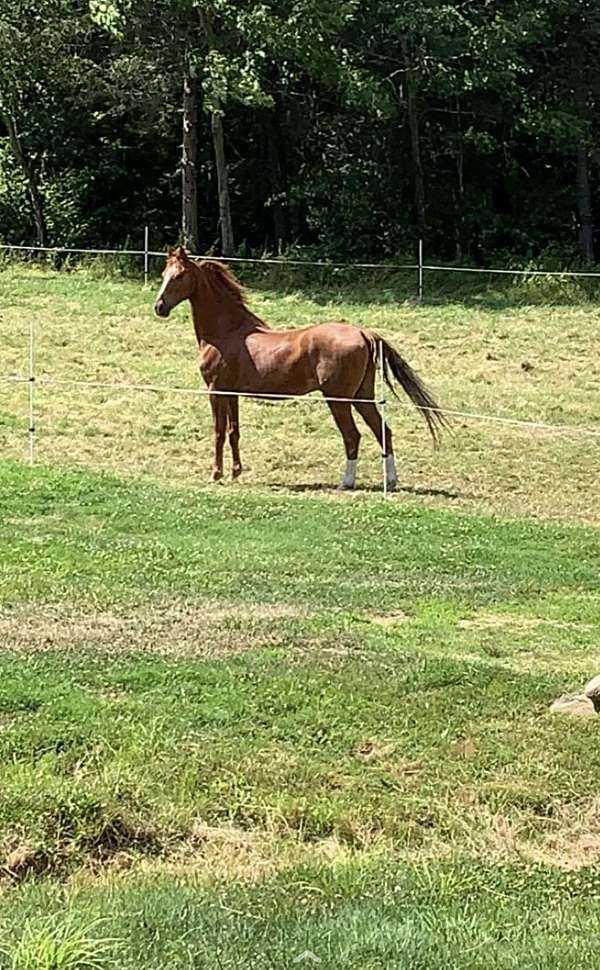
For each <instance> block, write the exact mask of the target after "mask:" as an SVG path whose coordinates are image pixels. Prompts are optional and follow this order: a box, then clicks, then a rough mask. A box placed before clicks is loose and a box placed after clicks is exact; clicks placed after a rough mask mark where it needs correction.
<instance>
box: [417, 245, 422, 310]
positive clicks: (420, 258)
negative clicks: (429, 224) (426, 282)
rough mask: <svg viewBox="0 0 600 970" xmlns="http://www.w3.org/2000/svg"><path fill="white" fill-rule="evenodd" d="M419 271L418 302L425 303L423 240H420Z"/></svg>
mask: <svg viewBox="0 0 600 970" xmlns="http://www.w3.org/2000/svg"><path fill="white" fill-rule="evenodd" d="M418 260H419V262H418V270H419V292H418V297H417V299H418V301H419V303H422V302H423V240H422V239H419V255H418Z"/></svg>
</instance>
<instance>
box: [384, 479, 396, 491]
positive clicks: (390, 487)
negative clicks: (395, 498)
mask: <svg viewBox="0 0 600 970" xmlns="http://www.w3.org/2000/svg"><path fill="white" fill-rule="evenodd" d="M385 487H386V489H387V491H388V492H395V491H396V489H397V488H398V479H396V478H393V479H392V480H391V482H386V483H385Z"/></svg>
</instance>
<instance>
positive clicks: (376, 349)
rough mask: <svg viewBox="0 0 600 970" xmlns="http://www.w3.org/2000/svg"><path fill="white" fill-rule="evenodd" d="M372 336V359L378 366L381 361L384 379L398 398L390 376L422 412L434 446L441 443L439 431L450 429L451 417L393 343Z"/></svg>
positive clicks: (378, 336)
mask: <svg viewBox="0 0 600 970" xmlns="http://www.w3.org/2000/svg"><path fill="white" fill-rule="evenodd" d="M371 336H372V347H373V358H374V362H375V365H376V366H377V364H378V363H379V361H382V364H383V366H382V369H383V379H384V380H385V383H386V384H387V386H388V387H389V388H390V390H391V391H392V393H393V394H395V396H396V397H398V395H397V394H396V389H395V387H394V385H393V384H392V381H391V377H390V373H391V375H392V376H393V377H394V378H395V379H396V380H397V382H398V384H400V386H401V387H402V389H403V390H404V391H405V393H406V394H408V396H409V398H410V399H411V401H412V402H413V404H414V406H415V407H416V408H417V410H419V411H420V412H421V414H422V415H423V417H424V418H425V420H426V422H427V426H428V427H429V430H430V432H431V437H432V438H433V442H434V444H436V445H437V444H438V442H439V438H440V432H442V431H444V430H450V422H449V421H448V418H447V417H446V415H445V414H444V412H443V411H442V409H441V408H440V406H439V404H438V403H437V402H436V400H435V398H434V397H433V395H432V393H431V391H430V390H429V389H428V388H427V386H426V385H425V384H424V383H423V381H422V380H421V378H420V377H419V375H418V374H416V373H415V371H414V370H413V369H412V367H411V366H410V364H409V363H407V361H405V360H404V358H403V357H401V356H400V354H399V353H398V351H397V350H395V349H394V347H392V345H391V344H389V343H388V342H387V340H384V339H383V337H381V336H380V335H379V334H378V333H374V334H372V335H371Z"/></svg>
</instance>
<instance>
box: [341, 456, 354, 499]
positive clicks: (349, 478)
mask: <svg viewBox="0 0 600 970" xmlns="http://www.w3.org/2000/svg"><path fill="white" fill-rule="evenodd" d="M357 466H358V459H357V458H348V459H347V461H346V471H345V472H344V477H343V479H342V484H341V485H340V490H343V491H346V490H347V489H350V488H354V486H355V485H356V468H357Z"/></svg>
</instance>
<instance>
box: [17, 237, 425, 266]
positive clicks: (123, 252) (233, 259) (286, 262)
mask: <svg viewBox="0 0 600 970" xmlns="http://www.w3.org/2000/svg"><path fill="white" fill-rule="evenodd" d="M13 249H14V250H17V251H18V252H26V253H67V254H68V253H75V254H77V255H85V254H86V253H88V254H89V255H92V256H101V255H106V256H143V257H144V259H146V258H147V257H150V256H152V257H157V258H159V259H165V257H166V255H167V253H166V250H162V251H158V250H152V249H74V248H71V247H69V246H13V245H10V244H9V243H0V250H5V251H10V250H13ZM189 255H190V258H191V259H215V260H218V261H219V262H224V263H254V264H256V265H259V266H307V267H320V268H323V269H387V270H416V269H417V266H416V264H415V263H405V264H399V263H330V262H328V261H327V260H305V259H275V258H269V257H265V258H264V259H263V258H262V257H251V256H214V255H212V254H211V253H204V254H202V253H190V254H189Z"/></svg>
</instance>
